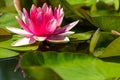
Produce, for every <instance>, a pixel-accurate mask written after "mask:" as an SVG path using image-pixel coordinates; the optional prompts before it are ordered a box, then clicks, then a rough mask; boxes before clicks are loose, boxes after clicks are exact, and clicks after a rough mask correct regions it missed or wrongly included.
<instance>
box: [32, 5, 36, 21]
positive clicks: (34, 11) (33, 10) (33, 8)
mask: <svg viewBox="0 0 120 80" xmlns="http://www.w3.org/2000/svg"><path fill="white" fill-rule="evenodd" d="M36 14H37V8H36V6H35V5H32V7H31V9H30V18H31V19H32V20H33V21H34V22H35V20H36Z"/></svg>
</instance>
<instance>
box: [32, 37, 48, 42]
mask: <svg viewBox="0 0 120 80" xmlns="http://www.w3.org/2000/svg"><path fill="white" fill-rule="evenodd" d="M46 38H47V37H37V36H34V39H35V40H36V41H44V40H46Z"/></svg>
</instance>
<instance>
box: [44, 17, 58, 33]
mask: <svg viewBox="0 0 120 80" xmlns="http://www.w3.org/2000/svg"><path fill="white" fill-rule="evenodd" d="M55 29H56V19H54V18H53V19H51V20H50V21H49V22H48V24H47V25H46V32H45V33H46V34H51V33H53V32H54V31H55Z"/></svg>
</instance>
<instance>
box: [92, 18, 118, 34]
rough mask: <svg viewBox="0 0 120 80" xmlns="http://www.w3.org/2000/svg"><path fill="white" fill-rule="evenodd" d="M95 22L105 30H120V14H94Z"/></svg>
mask: <svg viewBox="0 0 120 80" xmlns="http://www.w3.org/2000/svg"><path fill="white" fill-rule="evenodd" d="M92 19H93V23H94V24H95V25H96V27H99V28H100V29H101V30H104V31H111V30H116V31H118V32H120V16H94V17H92Z"/></svg>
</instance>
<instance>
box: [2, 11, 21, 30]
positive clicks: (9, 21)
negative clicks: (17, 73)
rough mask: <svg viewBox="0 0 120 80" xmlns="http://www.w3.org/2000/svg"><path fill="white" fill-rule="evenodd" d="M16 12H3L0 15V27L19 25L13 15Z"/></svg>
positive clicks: (15, 14)
mask: <svg viewBox="0 0 120 80" xmlns="http://www.w3.org/2000/svg"><path fill="white" fill-rule="evenodd" d="M17 15H18V14H17V13H10V12H8V13H3V15H2V16H1V17H0V27H2V28H6V26H14V27H19V24H18V23H17V21H16V19H15V16H17Z"/></svg>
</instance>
